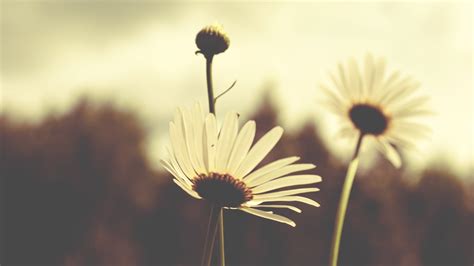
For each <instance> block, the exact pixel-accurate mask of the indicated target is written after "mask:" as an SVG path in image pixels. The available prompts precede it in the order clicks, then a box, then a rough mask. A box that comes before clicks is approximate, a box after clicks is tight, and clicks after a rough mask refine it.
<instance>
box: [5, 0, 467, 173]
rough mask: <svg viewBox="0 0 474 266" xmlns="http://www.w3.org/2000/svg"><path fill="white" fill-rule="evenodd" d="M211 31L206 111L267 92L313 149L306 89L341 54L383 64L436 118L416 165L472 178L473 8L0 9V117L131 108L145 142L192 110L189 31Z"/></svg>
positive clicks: (312, 113) (194, 80) (32, 5)
mask: <svg viewBox="0 0 474 266" xmlns="http://www.w3.org/2000/svg"><path fill="white" fill-rule="evenodd" d="M213 22H219V23H220V24H222V25H223V26H224V28H225V30H226V31H227V32H228V34H229V37H230V39H231V45H230V48H229V50H228V51H226V52H225V53H224V54H221V55H218V56H217V57H216V58H215V66H214V68H215V72H214V77H215V86H216V88H217V90H218V91H220V90H223V89H225V88H226V87H227V86H229V85H230V84H231V83H232V82H233V81H234V80H237V85H236V87H235V88H234V89H233V90H232V91H231V92H230V93H229V94H227V95H226V96H224V98H222V100H220V102H219V105H218V110H219V112H221V113H223V112H225V111H227V110H236V111H239V113H241V114H242V117H243V118H246V117H248V115H249V114H250V113H251V112H252V111H253V110H254V109H255V108H257V106H256V104H257V103H258V102H259V100H260V98H261V95H262V92H263V90H264V88H265V87H266V86H268V84H273V85H274V86H275V90H274V93H273V97H274V99H275V101H276V102H277V103H278V104H279V106H280V108H281V115H282V121H281V123H282V125H283V126H284V127H286V128H287V129H288V130H290V131H291V130H294V129H295V128H297V127H298V126H299V125H300V124H301V122H302V121H304V120H305V119H316V120H317V121H319V122H321V127H324V128H328V130H326V131H325V132H323V134H324V137H325V139H326V140H327V141H330V142H331V146H332V147H334V149H335V150H336V151H338V152H342V153H344V148H343V147H342V145H343V144H340V143H339V142H338V141H337V140H334V138H332V137H331V136H332V134H333V131H334V125H333V123H332V122H331V121H332V120H333V119H334V117H332V116H330V115H329V114H328V113H326V112H324V110H323V109H322V108H321V107H320V106H319V105H318V97H320V94H319V93H320V91H319V89H318V83H320V82H321V81H325V80H326V78H327V72H328V71H332V70H334V69H335V67H336V65H337V63H338V62H340V61H344V60H346V59H347V58H348V57H351V56H353V57H355V58H356V59H358V60H361V59H362V58H363V57H364V55H365V54H366V53H367V52H371V53H372V54H374V55H376V56H383V57H385V58H386V59H387V63H388V68H389V69H391V70H397V69H398V70H400V71H402V72H403V73H406V74H409V75H411V76H413V77H414V78H416V79H417V80H419V81H420V82H421V83H422V87H421V92H422V93H425V94H429V95H431V96H432V101H431V106H432V108H433V109H434V111H435V112H436V113H437V114H436V116H434V117H432V118H431V119H429V121H428V123H429V125H430V126H431V127H432V128H433V136H432V139H431V140H429V141H425V142H423V144H422V145H421V148H420V152H419V153H418V154H417V155H416V156H415V157H418V161H420V162H421V161H430V160H435V159H437V158H439V157H440V156H441V155H444V156H443V158H445V159H447V160H448V161H449V162H450V163H453V164H454V165H455V166H462V168H463V169H471V170H472V169H473V166H472V165H473V162H474V155H473V149H474V140H473V136H474V134H473V133H474V132H473V122H474V119H473V115H474V107H473V106H474V105H473V104H474V98H473V81H472V73H473V67H472V63H473V61H472V55H473V50H472V47H473V45H472V32H473V5H472V4H471V3H469V2H464V3H462V2H457V3H454V2H444V3H441V2H438V3H434V2H433V3H427V2H398V3H396V2H392V3H386V2H356V3H350V2H340V3H333V2H297V3H294V2H289V1H288V2H282V1H280V2H270V1H268V2H256V3H249V2H239V1H235V2H217V1H216V2H194V3H186V2H181V3H179V4H175V3H172V2H167V3H163V2H153V1H120V2H119V3H117V2H114V1H97V2H94V1H73V2H71V1H68V2H61V1H11V0H10V1H5V0H3V1H2V2H1V72H0V74H1V76H0V77H1V95H0V97H1V102H0V107H1V109H2V112H5V111H7V112H10V113H12V114H15V115H17V117H19V118H22V119H39V118H41V117H42V116H44V115H45V114H48V113H50V112H51V111H64V110H67V108H69V107H70V106H71V104H73V103H74V102H75V101H76V100H77V98H78V96H81V95H91V96H92V97H95V98H98V99H103V100H111V101H114V102H117V103H118V104H119V105H120V106H124V107H126V108H129V109H133V110H137V111H138V112H139V113H140V115H141V116H142V117H144V121H145V124H146V126H147V128H149V129H150V130H151V133H152V134H151V135H150V136H151V138H152V139H151V140H150V154H151V155H152V157H157V156H159V155H160V152H159V150H160V149H159V148H158V146H161V144H162V143H160V142H155V141H153V139H158V138H156V137H157V136H161V135H162V132H165V131H166V130H167V128H166V126H167V123H165V122H167V121H169V120H171V119H172V114H173V112H174V110H175V108H176V107H177V106H179V105H181V106H183V105H184V106H186V105H190V104H192V103H193V102H195V101H196V100H200V101H201V102H202V103H203V104H205V101H206V89H205V75H204V59H203V58H202V57H200V56H195V55H194V51H196V49H197V48H196V46H195V44H194V38H195V35H196V33H197V32H198V31H199V30H200V29H201V28H202V27H203V26H205V25H207V24H210V23H213Z"/></svg>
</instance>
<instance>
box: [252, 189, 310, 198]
mask: <svg viewBox="0 0 474 266" xmlns="http://www.w3.org/2000/svg"><path fill="white" fill-rule="evenodd" d="M317 191H319V188H315V187H314V188H312V187H310V188H297V189H290V190H282V191H278V192H270V193H264V194H260V195H254V196H253V198H254V199H255V200H263V199H269V198H278V197H284V196H292V195H297V194H303V193H309V192H317Z"/></svg>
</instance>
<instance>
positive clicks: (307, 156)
mask: <svg viewBox="0 0 474 266" xmlns="http://www.w3.org/2000/svg"><path fill="white" fill-rule="evenodd" d="M277 114H278V109H277V107H276V106H275V104H273V103H272V101H271V100H270V98H269V94H267V95H266V96H265V97H264V98H263V99H262V103H261V104H260V105H259V109H258V110H257V111H256V113H255V115H254V116H253V117H254V119H255V120H256V122H257V125H258V126H257V130H258V132H257V136H258V137H260V136H262V135H263V133H264V132H265V131H267V130H269V129H270V128H272V127H274V126H276V125H277V124H278V122H277V121H278V115H277ZM245 120H247V118H246V119H245ZM163 126H164V125H163ZM0 136H1V143H0V156H1V157H0V158H1V160H0V173H1V177H0V181H1V184H2V189H3V191H2V195H1V196H2V200H1V203H2V215H1V223H2V227H3V228H2V229H3V230H2V240H3V241H4V246H3V251H2V253H1V254H2V257H1V262H2V263H5V265H64V264H66V265H193V264H197V263H199V261H200V258H201V253H202V246H203V241H204V236H205V230H206V226H207V218H208V211H209V209H208V204H206V203H205V202H203V201H196V200H194V199H192V198H191V197H189V196H188V195H186V194H185V193H184V192H182V191H181V189H179V188H178V187H177V186H176V185H174V184H173V183H172V182H171V177H170V176H169V174H167V173H164V172H154V171H152V170H151V169H150V167H149V165H148V162H147V158H146V155H145V154H146V153H145V147H144V145H145V140H146V138H147V137H148V136H146V135H145V133H144V130H143V127H142V126H141V124H140V122H139V119H138V118H137V116H136V115H134V114H132V113H131V112H127V111H123V110H119V109H118V108H116V107H114V106H113V105H111V104H94V103H92V102H91V101H88V100H85V99H82V100H81V101H79V102H78V104H76V105H75V106H74V107H73V108H72V109H71V110H70V111H69V112H67V113H65V114H62V115H51V116H49V117H47V118H46V119H44V120H43V121H41V122H40V123H38V124H25V123H19V122H17V121H14V120H12V118H11V117H8V116H7V115H3V116H2V117H0ZM328 145H329V144H327V142H326V141H324V140H322V139H321V137H320V134H319V129H318V125H317V124H315V123H314V122H308V123H305V124H304V125H302V127H301V128H300V129H299V130H297V131H295V133H294V134H290V133H288V132H286V133H285V135H284V136H283V138H282V140H281V142H280V143H279V144H278V145H277V146H276V148H275V149H274V152H273V153H272V154H271V155H270V156H269V158H267V160H274V159H277V158H281V157H286V156H292V155H299V156H301V157H302V159H301V161H302V162H310V163H315V164H317V165H318V168H316V170H315V172H316V173H318V174H320V175H321V176H323V182H322V183H320V184H318V185H317V186H318V187H319V188H321V191H320V192H318V193H313V194H312V195H311V196H310V197H312V198H313V199H315V200H317V201H318V202H320V203H321V207H320V208H312V207H307V206H304V205H302V206H301V207H302V209H303V213H302V214H298V215H294V214H293V213H290V212H285V211H283V214H287V215H289V216H291V218H293V219H295V221H296V223H297V226H296V228H290V227H288V226H286V225H283V224H279V223H273V222H268V221H266V220H264V219H259V218H256V217H254V216H250V215H247V214H245V213H239V212H231V211H228V212H226V216H225V217H226V218H225V228H226V256H227V262H228V265H327V264H328V256H329V255H328V254H329V248H330V242H331V237H332V230H333V228H332V226H333V222H334V217H335V212H336V207H337V201H338V200H339V193H340V191H341V186H342V181H343V177H344V174H345V163H344V162H341V161H339V160H338V159H337V158H335V157H334V156H333V155H332V154H331V153H330V151H329V150H328ZM263 163H265V162H263ZM428 169H437V168H434V167H433V168H430V167H428ZM403 175H404V176H403ZM406 175H410V174H409V173H402V172H399V171H397V170H395V169H393V168H392V167H391V166H390V165H388V164H387V162H386V161H385V160H380V161H377V162H376V163H375V164H374V167H373V168H371V169H370V170H368V171H367V172H365V173H364V172H361V173H360V174H359V175H358V176H357V178H356V180H355V184H354V187H353V192H352V194H351V204H350V205H349V209H348V213H347V220H346V222H345V227H344V234H343V239H342V245H341V258H340V263H341V265H471V264H472V261H473V257H472V250H474V243H473V241H474V240H473V226H472V221H473V220H474V210H473V205H472V200H473V199H474V196H473V195H472V194H473V191H474V189H473V187H474V186H473V183H470V185H469V184H467V185H466V182H464V183H463V182H461V178H460V177H458V176H456V175H454V174H452V173H451V172H449V171H447V170H445V169H441V170H439V169H438V170H429V171H426V172H424V173H423V174H422V176H421V177H419V178H418V177H417V179H419V180H420V181H419V183H416V184H412V182H411V183H410V184H408V183H406V182H405V181H404V180H407V179H408V178H412V177H410V176H406ZM413 178H414V177H413ZM471 178H472V177H471Z"/></svg>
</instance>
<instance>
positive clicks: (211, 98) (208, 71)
mask: <svg viewBox="0 0 474 266" xmlns="http://www.w3.org/2000/svg"><path fill="white" fill-rule="evenodd" d="M212 58H213V56H209V57H207V56H206V80H207V98H208V101H209V112H210V113H213V114H214V115H215V114H216V105H215V101H214V88H213V86H212Z"/></svg>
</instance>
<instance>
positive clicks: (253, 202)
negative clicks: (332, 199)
mask: <svg viewBox="0 0 474 266" xmlns="http://www.w3.org/2000/svg"><path fill="white" fill-rule="evenodd" d="M274 201H281V202H287V201H297V202H302V203H306V204H308V205H311V206H314V207H319V206H320V205H319V203H317V202H316V201H314V200H312V199H309V198H305V197H302V196H285V197H277V198H273V197H272V198H264V199H258V200H251V201H248V202H247V203H246V204H247V205H249V206H254V205H258V204H260V203H263V202H274Z"/></svg>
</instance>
